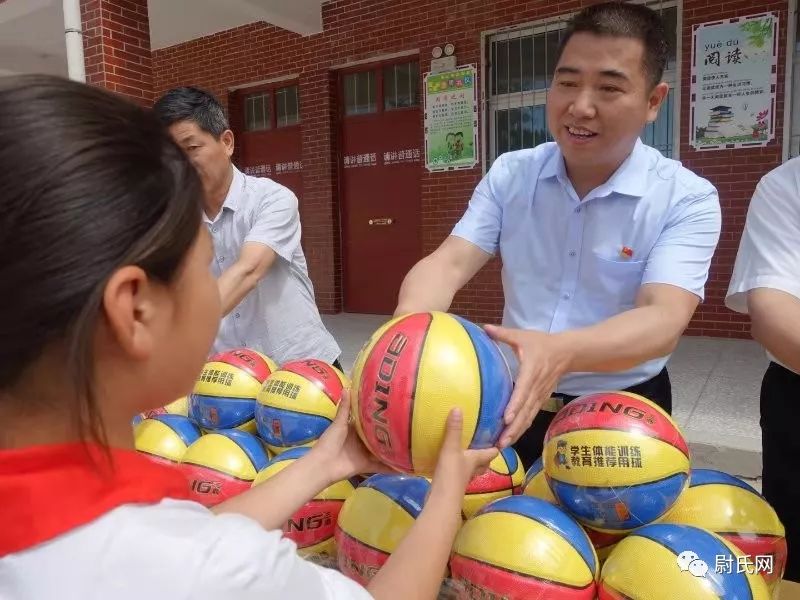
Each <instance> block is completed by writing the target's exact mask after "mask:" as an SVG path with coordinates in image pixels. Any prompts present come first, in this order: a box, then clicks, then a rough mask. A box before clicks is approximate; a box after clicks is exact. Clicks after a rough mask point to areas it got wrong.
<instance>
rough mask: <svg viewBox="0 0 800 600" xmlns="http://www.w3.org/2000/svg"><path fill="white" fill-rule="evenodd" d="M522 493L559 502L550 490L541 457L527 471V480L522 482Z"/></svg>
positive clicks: (554, 502)
mask: <svg viewBox="0 0 800 600" xmlns="http://www.w3.org/2000/svg"><path fill="white" fill-rule="evenodd" d="M522 493H523V494H525V495H526V496H532V497H534V498H541V499H542V500H547V501H548V502H552V503H553V504H558V500H556V497H555V496H554V495H553V492H552V491H551V490H550V484H548V483H547V477H545V474H544V466H543V465H542V459H541V457H539V458H537V459H536V461H535V462H534V463H533V464H532V465H531V468H530V469H528V471H527V473H525V481H524V482H523V484H522Z"/></svg>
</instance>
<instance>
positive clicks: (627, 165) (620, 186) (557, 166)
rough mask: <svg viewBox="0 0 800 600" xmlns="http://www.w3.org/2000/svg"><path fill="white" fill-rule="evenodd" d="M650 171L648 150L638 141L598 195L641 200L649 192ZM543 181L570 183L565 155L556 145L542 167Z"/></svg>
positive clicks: (601, 187)
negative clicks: (613, 194)
mask: <svg viewBox="0 0 800 600" xmlns="http://www.w3.org/2000/svg"><path fill="white" fill-rule="evenodd" d="M648 170H649V160H648V156H647V148H646V147H645V145H644V144H643V143H642V140H641V139H637V140H636V144H635V145H634V146H633V150H632V151H631V153H630V154H629V155H628V157H627V158H626V159H625V160H624V161H623V162H622V164H621V165H620V166H619V168H618V169H617V170H616V171H615V172H614V173H613V174H612V175H611V177H609V178H608V181H606V182H605V183H604V184H603V185H602V186H600V188H598V189H602V191H601V193H600V194H598V195H607V194H609V193H611V192H616V193H618V194H623V195H625V196H633V197H636V198H641V197H642V196H644V194H645V192H646V191H647V175H646V174H647V171H648ZM540 177H541V178H542V179H548V178H553V177H555V178H557V179H558V180H559V181H561V182H562V183H566V182H567V181H568V179H569V178H568V177H567V168H566V166H565V164H564V155H563V154H561V149H560V148H559V147H558V146H557V145H556V151H555V152H553V153H552V154H551V155H550V158H549V159H548V160H547V162H545V164H544V166H542V170H541V175H540Z"/></svg>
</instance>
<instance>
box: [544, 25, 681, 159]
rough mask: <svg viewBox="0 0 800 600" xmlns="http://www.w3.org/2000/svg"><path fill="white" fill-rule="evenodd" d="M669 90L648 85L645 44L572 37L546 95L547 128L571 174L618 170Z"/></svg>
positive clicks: (661, 85) (612, 38)
mask: <svg viewBox="0 0 800 600" xmlns="http://www.w3.org/2000/svg"><path fill="white" fill-rule="evenodd" d="M668 91H669V87H668V86H667V85H666V84H664V83H659V84H658V85H656V86H655V87H654V86H653V84H652V82H651V81H650V80H649V77H648V76H647V73H646V72H645V66H644V44H643V43H642V42H641V41H640V40H638V39H635V38H628V37H615V36H607V35H603V36H600V35H595V34H593V33H583V32H581V33H575V34H573V36H572V37H571V38H570V39H569V41H568V42H567V44H566V46H565V47H564V51H563V52H562V54H561V58H560V60H559V61H558V64H557V65H556V72H555V77H554V80H553V85H552V87H551V88H550V90H549V92H548V96H547V123H548V126H549V128H550V131H551V133H552V135H553V137H554V138H555V140H556V142H558V145H559V148H560V149H561V152H562V154H563V155H564V159H565V161H566V164H567V169H568V170H569V171H570V173H573V172H576V171H580V170H582V169H591V170H597V169H598V168H602V167H604V166H608V167H609V168H616V167H617V166H618V165H619V164H620V163H621V162H622V161H623V160H625V157H626V156H627V155H628V154H630V152H631V150H632V149H633V146H634V144H635V143H636V138H637V137H639V135H640V134H641V132H642V128H643V127H644V126H645V124H646V123H648V122H649V121H653V120H655V118H656V116H658V108H659V106H660V105H661V102H662V101H663V99H664V97H665V96H666V94H667V92H668Z"/></svg>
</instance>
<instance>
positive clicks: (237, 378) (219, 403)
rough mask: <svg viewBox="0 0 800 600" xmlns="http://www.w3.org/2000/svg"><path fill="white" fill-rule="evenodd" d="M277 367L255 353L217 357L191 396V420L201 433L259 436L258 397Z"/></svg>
mask: <svg viewBox="0 0 800 600" xmlns="http://www.w3.org/2000/svg"><path fill="white" fill-rule="evenodd" d="M277 370H278V365H276V364H275V362H273V361H272V359H270V358H269V357H267V356H264V355H263V354H261V353H260V352H256V351H255V350H249V349H247V348H237V349H235V350H228V351H227V352H221V353H219V354H215V355H214V356H212V357H211V359H210V360H209V361H208V362H207V363H206V364H205V366H204V367H203V371H202V372H201V373H200V377H199V378H198V380H197V382H196V383H195V386H194V390H193V391H192V393H191V395H190V396H189V416H190V418H191V419H192V420H193V421H194V422H195V423H197V425H199V426H200V427H201V428H202V429H204V430H206V431H213V430H217V429H242V430H245V431H249V432H250V433H255V432H256V423H255V409H256V396H257V395H258V392H259V391H260V390H261V386H262V384H263V383H264V381H266V379H267V377H269V376H270V375H271V374H272V373H273V372H275V371H277Z"/></svg>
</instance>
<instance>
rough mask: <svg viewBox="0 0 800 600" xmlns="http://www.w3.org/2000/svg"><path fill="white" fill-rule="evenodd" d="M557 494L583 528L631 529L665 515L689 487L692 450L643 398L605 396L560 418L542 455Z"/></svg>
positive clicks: (580, 401)
mask: <svg viewBox="0 0 800 600" xmlns="http://www.w3.org/2000/svg"><path fill="white" fill-rule="evenodd" d="M542 460H543V463H544V472H545V475H546V476H547V480H548V483H549V484H550V489H551V490H552V492H553V495H554V496H555V497H556V498H557V499H558V502H559V504H561V505H562V506H563V507H564V508H566V509H567V511H569V512H570V514H572V515H573V516H575V517H576V518H577V519H578V520H579V521H580V522H581V523H583V524H584V525H588V526H589V527H592V528H593V529H597V530H599V531H606V532H610V533H620V532H625V531H631V530H633V529H635V528H637V527H641V526H643V525H646V524H648V523H651V522H653V521H655V520H656V519H658V518H659V517H661V516H663V515H664V514H665V513H666V512H667V510H669V508H670V507H671V506H672V505H673V504H674V503H675V501H676V500H677V499H678V496H680V494H681V492H682V491H683V490H684V488H685V487H686V484H687V481H688V478H689V448H688V446H687V444H686V441H685V440H684V438H683V435H682V434H681V432H680V430H679V429H678V426H677V425H676V424H675V422H674V421H673V420H672V418H670V416H669V415H668V414H667V413H665V412H664V411H663V410H661V408H659V407H658V406H656V405H655V404H654V403H653V402H650V401H649V400H647V399H646V398H643V397H641V396H638V395H636V394H630V393H626V392H605V393H599V394H589V395H586V396H582V397H580V398H577V399H575V400H573V401H572V402H570V403H569V404H567V405H566V406H564V408H562V409H561V410H560V411H559V412H558V414H556V416H555V418H554V419H553V422H552V423H551V425H550V427H549V428H548V430H547V433H546V435H545V440H544V452H543V454H542Z"/></svg>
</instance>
